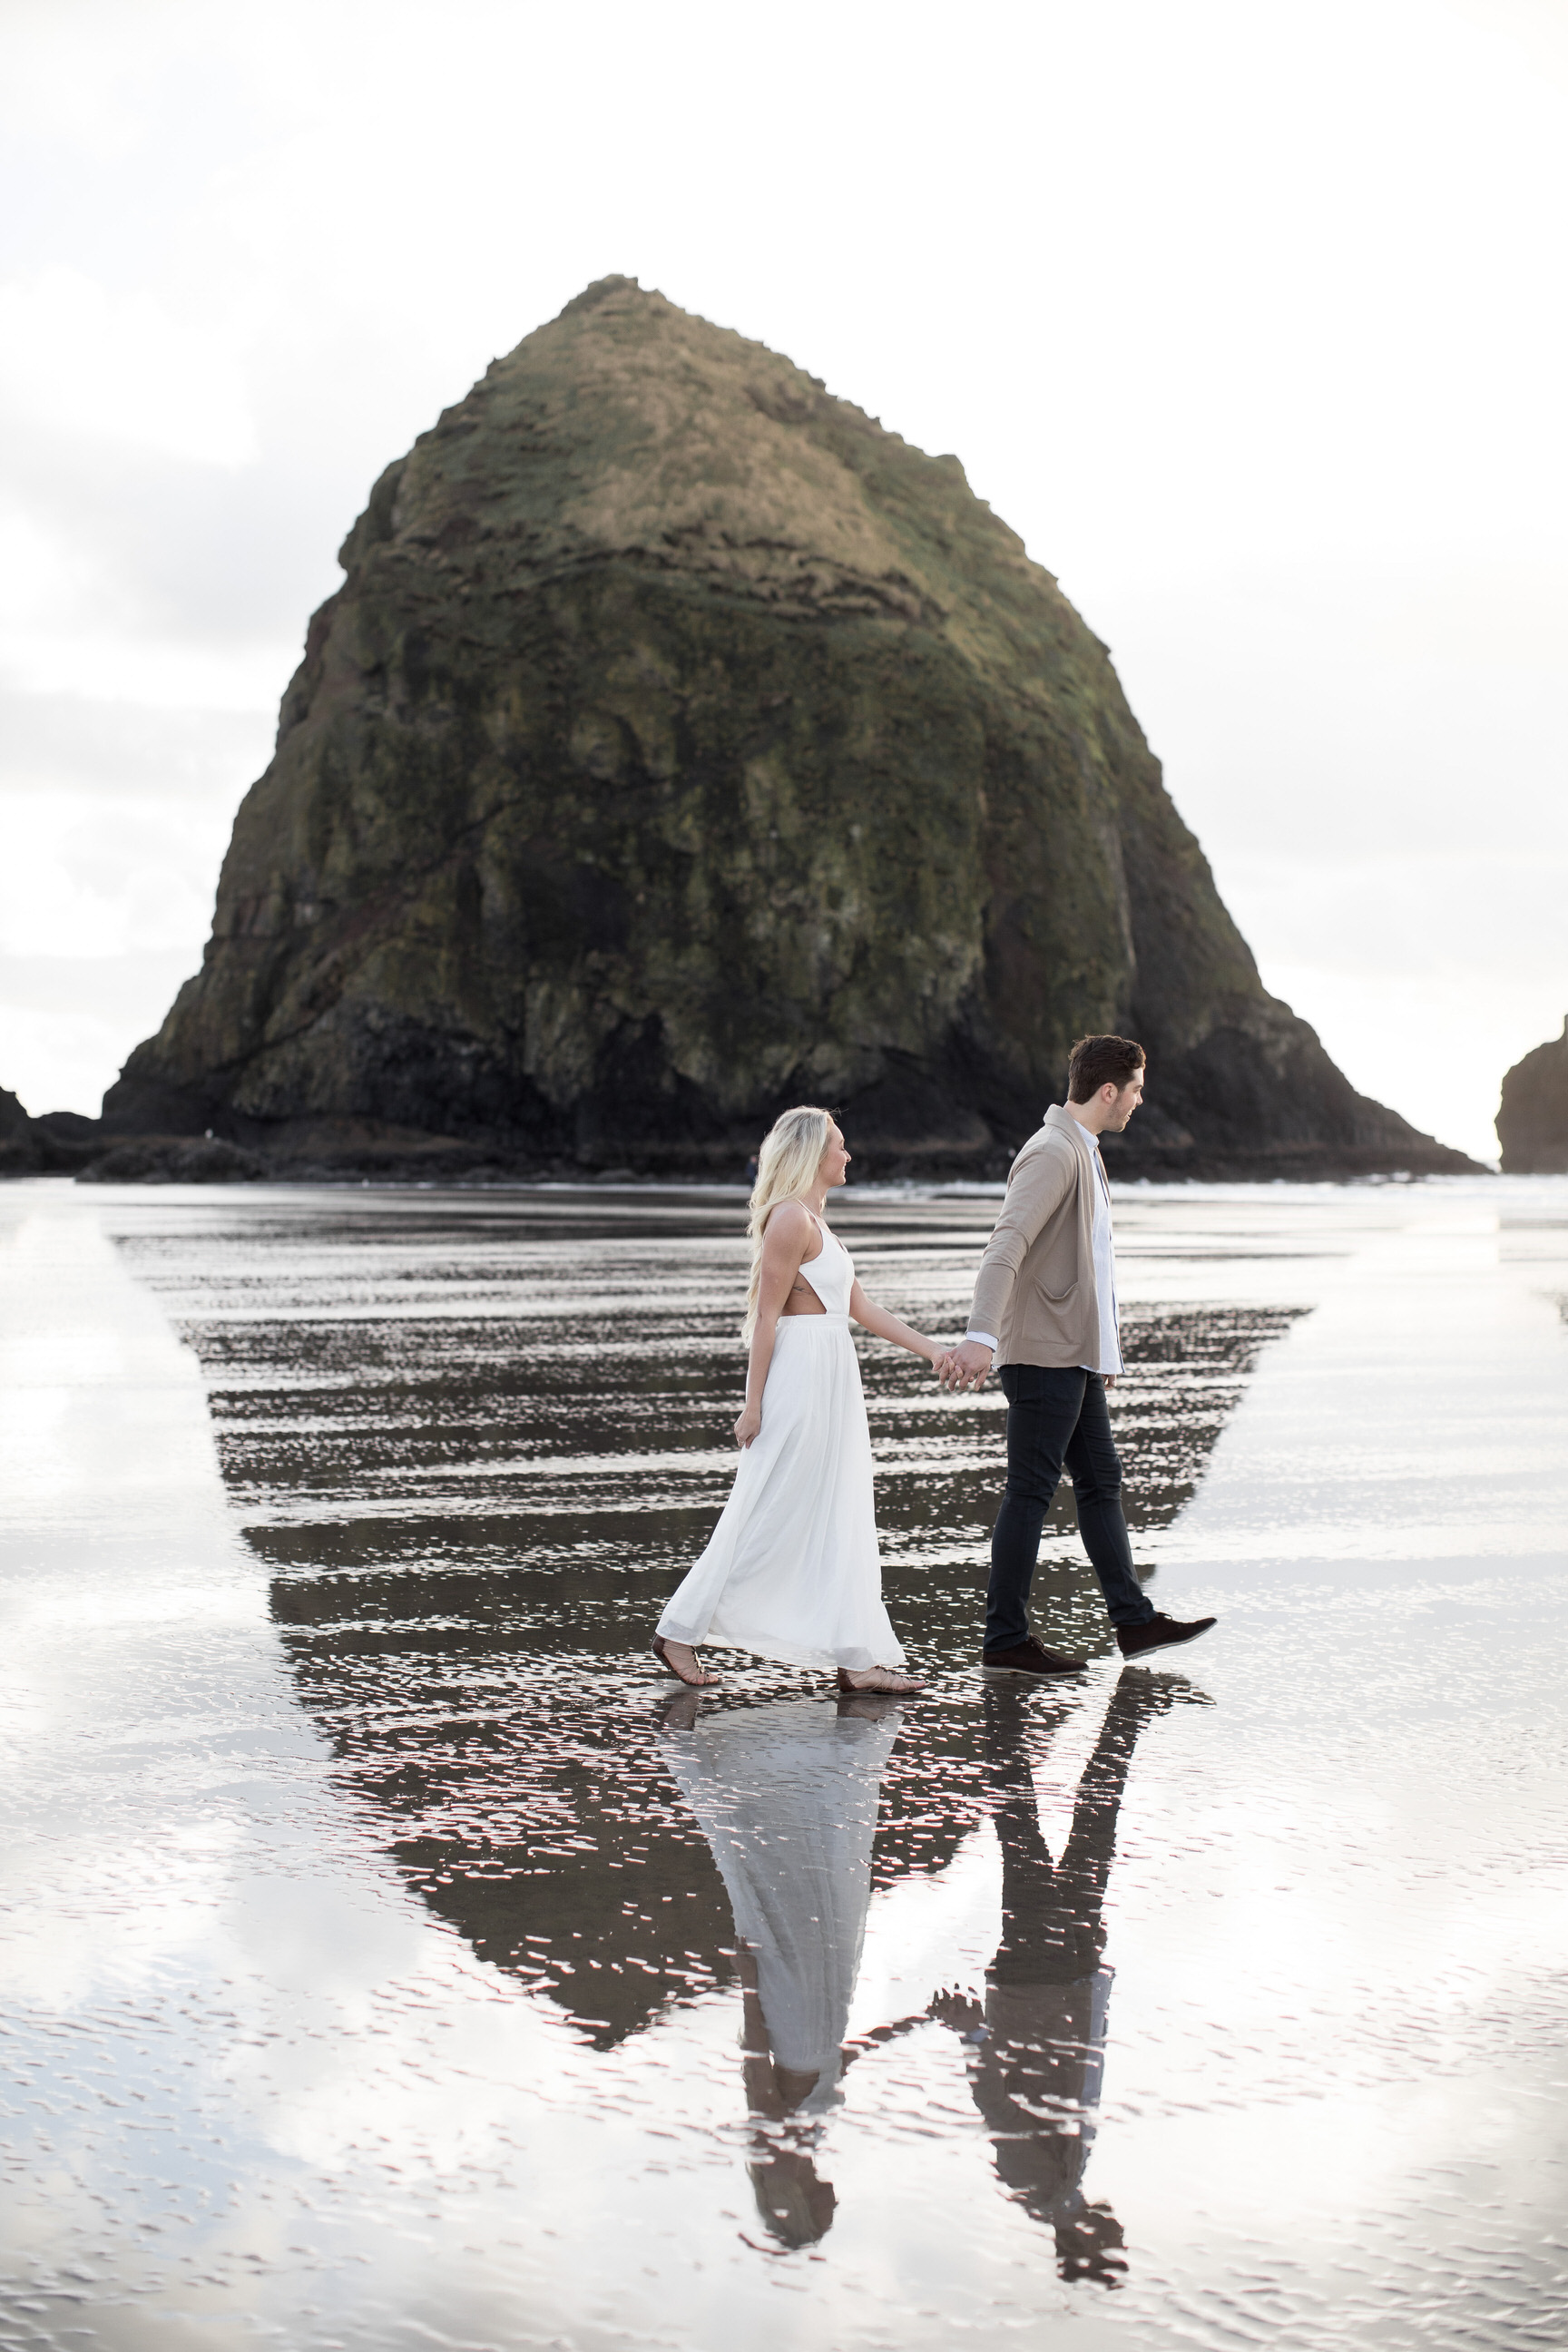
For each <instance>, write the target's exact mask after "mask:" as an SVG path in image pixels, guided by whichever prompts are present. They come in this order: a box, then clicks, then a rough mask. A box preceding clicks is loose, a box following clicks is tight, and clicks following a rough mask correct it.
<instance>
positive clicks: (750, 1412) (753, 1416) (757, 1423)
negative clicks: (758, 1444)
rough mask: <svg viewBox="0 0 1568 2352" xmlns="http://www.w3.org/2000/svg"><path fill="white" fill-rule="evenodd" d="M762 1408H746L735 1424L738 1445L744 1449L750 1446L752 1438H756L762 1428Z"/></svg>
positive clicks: (753, 1405)
mask: <svg viewBox="0 0 1568 2352" xmlns="http://www.w3.org/2000/svg"><path fill="white" fill-rule="evenodd" d="M762 1425H763V1409H762V1406H761V1405H760V1404H749V1405H746V1406H744V1407H743V1408H742V1412H741V1413H740V1415H739V1417H738V1418H737V1420H736V1423H735V1443H736V1444H737V1445H739V1446H742V1447H744V1446H747V1445H750V1444H751V1442H752V1438H753V1437H755V1436H756V1434H757V1433H758V1431H759V1430H760V1429H761V1428H762Z"/></svg>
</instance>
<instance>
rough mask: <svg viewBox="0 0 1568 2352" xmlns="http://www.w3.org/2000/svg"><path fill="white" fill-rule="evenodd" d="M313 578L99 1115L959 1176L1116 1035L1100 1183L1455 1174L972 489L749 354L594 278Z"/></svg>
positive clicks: (948, 460)
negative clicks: (1295, 972)
mask: <svg viewBox="0 0 1568 2352" xmlns="http://www.w3.org/2000/svg"><path fill="white" fill-rule="evenodd" d="M342 562H343V564H344V567H345V570H346V572H347V578H346V580H345V582H344V584H343V586H342V589H341V590H340V591H339V593H337V594H336V595H335V596H334V597H332V598H331V600H330V601H329V602H328V603H327V604H324V605H323V606H322V607H321V611H320V612H319V613H318V614H316V615H315V617H314V619H313V620H312V622H311V624H310V634H309V637H308V640H307V645H306V652H305V659H304V662H303V664H302V666H301V667H300V670H299V671H298V673H297V674H296V676H295V677H294V679H293V681H292V683H291V685H290V686H289V690H288V693H287V695H286V696H285V698H284V702H283V709H282V716H281V721H280V725H279V736H278V749H277V754H276V757H275V758H274V760H273V762H272V765H271V766H270V767H269V768H268V771H267V773H266V774H265V775H264V776H263V777H262V778H261V780H260V782H258V784H257V785H256V786H255V787H254V788H253V790H252V791H251V793H250V794H249V795H248V797H247V800H246V802H245V804H244V806H243V807H242V809H241V810H240V813H239V815H238V818H237V822H236V825H235V832H234V839H233V842H232V845H231V846H230V849H229V852H228V856H227V857H226V861H225V864H224V868H223V876H222V879H221V882H220V885H219V890H218V901H217V911H216V920H215V925H214V931H213V937H212V940H211V942H210V944H209V946H208V948H207V950H206V955H205V962H204V965H203V969H202V971H201V972H200V973H199V974H198V976H197V977H196V978H195V979H194V980H192V981H190V982H187V983H186V985H185V986H184V988H183V989H182V991H181V992H180V994H179V997H178V998H177V1000H176V1002H175V1003H174V1008H173V1010H172V1011H171V1013H170V1014H169V1016H168V1018H167V1020H166V1021H165V1022H164V1024H163V1029H162V1030H161V1031H160V1032H159V1034H158V1035H157V1036H156V1037H155V1038H153V1039H151V1040H150V1041H149V1042H148V1043H146V1044H145V1045H140V1046H138V1048H137V1049H136V1051H135V1052H134V1053H133V1054H132V1056H131V1059H130V1060H129V1062H128V1063H127V1065H126V1066H125V1070H124V1073H123V1075H122V1076H121V1080H120V1082H119V1083H118V1085H116V1086H115V1087H112V1088H111V1089H110V1093H109V1095H108V1096H107V1097H106V1098H105V1106H104V1115H105V1121H106V1124H107V1125H109V1126H110V1127H111V1128H113V1129H118V1130H119V1131H121V1132H127V1131H138V1130H146V1129H156V1130H158V1131H161V1132H176V1133H199V1132H201V1131H203V1130H204V1129H207V1128H209V1127H210V1128H213V1129H215V1130H216V1132H217V1133H218V1134H219V1135H220V1136H226V1137H228V1138H230V1139H234V1140H237V1141H238V1142H241V1143H244V1144H247V1145H251V1146H261V1147H263V1148H267V1149H269V1150H283V1151H285V1152H288V1151H291V1150H295V1149H300V1150H306V1151H308V1152H309V1153H310V1155H311V1156H312V1157H314V1158H317V1159H319V1158H320V1157H321V1154H322V1152H323V1151H327V1152H328V1153H329V1155H330V1152H331V1135H332V1133H333V1132H334V1131H337V1130H342V1132H343V1133H344V1134H346V1133H347V1132H348V1131H349V1129H350V1128H352V1129H353V1132H354V1133H356V1134H357V1135H359V1136H360V1138H361V1139H362V1141H363V1139H364V1138H365V1137H366V1136H367V1135H380V1134H384V1133H387V1132H390V1131H391V1130H393V1129H403V1130H410V1131H413V1133H415V1134H416V1136H419V1137H430V1136H442V1137H446V1138H449V1139H458V1140H460V1141H467V1142H468V1143H470V1144H472V1143H479V1144H482V1146H483V1148H484V1149H485V1150H486V1151H487V1152H494V1153H499V1154H500V1156H501V1157H502V1158H504V1159H507V1160H509V1161H510V1164H536V1165H537V1164H540V1163H542V1162H554V1163H556V1164H558V1165H559V1164H565V1165H568V1166H581V1167H589V1168H591V1167H602V1166H606V1165H611V1164H615V1165H626V1166H630V1167H633V1168H636V1169H638V1170H649V1169H658V1168H669V1169H675V1168H682V1169H691V1170H696V1169H700V1168H702V1167H704V1166H707V1167H714V1168H722V1169H723V1170H724V1171H725V1172H731V1171H735V1170H736V1169H737V1167H738V1164H739V1163H740V1162H741V1161H742V1160H743V1159H744V1157H745V1155H746V1153H748V1152H749V1151H750V1150H752V1149H754V1146H755V1141H756V1139H757V1136H758V1135H759V1133H760V1131H761V1130H762V1129H763V1127H764V1126H765V1124H766V1123H767V1122H768V1120H769V1119H770V1118H772V1116H773V1114H774V1113H775V1112H776V1111H777V1110H778V1109H779V1108H782V1107H783V1106H784V1105H785V1104H787V1103H790V1102H794V1101H799V1100H802V1099H805V1100H818V1101H824V1102H826V1103H829V1104H832V1105H834V1106H837V1107H841V1108H842V1110H843V1113H844V1117H845V1120H846V1124H847V1128H848V1129H849V1133H850V1140H851V1143H852V1146H853V1147H854V1148H855V1150H857V1153H858V1158H859V1160H860V1165H861V1169H862V1171H867V1170H868V1169H870V1168H887V1167H890V1166H899V1165H910V1166H914V1165H923V1166H926V1167H933V1166H944V1165H945V1166H949V1167H952V1168H953V1169H955V1170H956V1169H962V1168H969V1169H972V1170H976V1171H978V1170H980V1169H983V1168H994V1167H996V1166H997V1165H998V1164H1000V1165H1005V1160H1006V1156H1007V1153H1008V1150H1009V1149H1010V1147H1012V1146H1014V1145H1016V1142H1017V1141H1018V1140H1019V1139H1020V1138H1021V1137H1022V1136H1024V1135H1025V1134H1026V1133H1027V1132H1028V1131H1029V1130H1030V1129H1032V1128H1033V1127H1034V1126H1035V1125H1036V1124H1037V1121H1038V1119H1039V1117H1040V1114H1041V1111H1042V1110H1043V1108H1044V1107H1045V1105H1046V1104H1047V1102H1048V1101H1050V1100H1051V1099H1052V1098H1053V1097H1058V1096H1059V1094H1060V1091H1061V1083H1062V1071H1063V1066H1064V1062H1065V1058H1066V1053H1067V1048H1068V1045H1069V1044H1070V1042H1071V1040H1072V1039H1073V1037H1074V1036H1075V1035H1077V1034H1079V1032H1081V1031H1085V1030H1106V1029H1116V1030H1121V1031H1124V1032H1131V1034H1134V1035H1136V1036H1138V1037H1140V1038H1142V1041H1143V1042H1144V1044H1145V1045H1147V1047H1148V1049H1149V1052H1150V1056H1151V1083H1150V1086H1149V1090H1148V1108H1146V1109H1145V1110H1144V1111H1143V1112H1142V1114H1141V1117H1140V1119H1139V1120H1138V1121H1137V1122H1136V1123H1135V1127H1136V1133H1135V1138H1134V1139H1131V1140H1130V1142H1129V1144H1128V1145H1126V1146H1124V1147H1123V1150H1122V1151H1121V1155H1120V1157H1121V1162H1122V1165H1123V1167H1124V1168H1126V1169H1128V1170H1130V1171H1131V1170H1132V1169H1134V1168H1146V1169H1148V1170H1149V1171H1158V1170H1170V1171H1173V1172H1174V1171H1189V1172H1193V1173H1197V1172H1212V1171H1213V1170H1215V1168H1219V1167H1224V1168H1226V1169H1228V1170H1230V1171H1233V1172H1241V1171H1244V1170H1255V1171H1258V1172H1268V1173H1290V1172H1301V1171H1315V1172H1321V1173H1325V1174H1327V1173H1332V1172H1342V1171H1346V1170H1350V1169H1362V1168H1364V1169H1367V1170H1372V1169H1377V1168H1393V1167H1406V1168H1411V1169H1424V1168H1436V1167H1454V1168H1457V1167H1464V1166H1468V1164H1469V1163H1468V1162H1467V1161H1465V1160H1462V1159H1461V1157H1460V1156H1459V1155H1458V1154H1457V1153H1452V1152H1447V1151H1445V1150H1443V1149H1442V1148H1441V1147H1440V1146H1438V1145H1436V1144H1434V1143H1433V1142H1432V1141H1431V1139H1429V1138H1427V1137H1425V1136H1421V1135H1418V1134H1417V1133H1416V1132H1415V1129H1412V1128H1410V1127H1408V1126H1407V1125H1406V1124H1405V1121H1404V1120H1403V1119H1401V1118H1397V1117H1396V1116H1395V1115H1394V1113H1392V1112H1390V1111H1387V1110H1385V1109H1384V1108H1382V1107H1381V1106H1380V1105H1378V1104H1376V1103H1373V1102H1371V1101H1369V1100H1368V1099H1366V1098H1365V1097H1363V1096H1359V1095H1357V1094H1356V1093H1354V1091H1353V1090H1352V1088H1351V1087H1350V1086H1349V1085H1348V1084H1347V1083H1346V1081H1345V1080H1344V1079H1343V1078H1342V1076H1341V1075H1340V1073H1339V1072H1338V1071H1337V1070H1336V1069H1335V1068H1334V1066H1333V1065H1332V1064H1331V1062H1330V1060H1329V1058H1328V1056H1327V1055H1325V1054H1324V1052H1323V1050H1322V1048H1321V1045H1319V1043H1318V1040H1317V1038H1316V1036H1315V1035H1314V1034H1313V1033H1312V1031H1311V1030H1310V1029H1309V1028H1308V1027H1307V1026H1306V1024H1304V1023H1302V1022H1300V1021H1298V1020H1297V1019H1296V1018H1295V1017H1294V1016H1293V1015H1292V1013H1290V1012H1289V1008H1288V1007H1287V1006H1285V1005H1283V1004H1281V1003H1279V1002H1278V1000H1277V999H1275V998H1273V997H1270V996H1269V995H1268V994H1267V992H1265V991H1264V989H1263V987H1262V985H1261V983H1260V982H1259V980H1258V971H1257V968H1256V966H1255V964H1254V962H1253V960H1252V957H1251V955H1250V954H1249V952H1248V950H1247V946H1246V944H1245V942H1244V941H1243V940H1242V939H1241V937H1240V935H1239V933H1238V932H1237V929H1236V927H1235V925H1234V924H1233V923H1232V922H1231V920H1230V919H1229V917H1228V916H1227V914H1226V910H1225V908H1224V907H1223V906H1222V905H1221V903H1220V900H1219V898H1218V895H1217V893H1216V892H1215V887H1214V883H1213V879H1212V877H1211V876H1210V873H1209V869H1208V866H1207V864H1206V862H1205V858H1204V856H1203V854H1202V852H1201V851H1200V849H1199V847H1198V845H1197V843H1196V841H1195V840H1194V837H1193V835H1191V834H1190V833H1189V832H1188V831H1187V829H1186V827H1185V825H1184V824H1183V823H1182V821H1181V819H1180V817H1179V816H1178V815H1177V814H1176V811H1175V809H1174V807H1173V804H1172V803H1171V801H1170V800H1169V799H1168V797H1167V796H1166V793H1165V792H1164V789H1163V784H1162V782H1161V776H1160V769H1159V765H1158V762H1157V761H1155V760H1154V759H1153V758H1152V755H1151V753H1150V751H1149V750H1148V747H1147V745H1146V744H1145V743H1144V740H1143V738H1142V734H1141V732H1140V731H1139V729H1138V726H1137V723H1136V721H1135V720H1134V719H1133V718H1132V715H1131V711H1130V710H1129V709H1128V707H1127V704H1126V701H1125V699H1124V698H1123V697H1122V694H1121V688H1120V686H1119V685H1118V683H1117V679H1116V676H1115V673H1114V671H1113V670H1112V668H1111V667H1110V658H1109V656H1108V655H1107V652H1106V648H1105V647H1104V646H1102V645H1101V644H1100V642H1099V640H1098V639H1097V638H1096V637H1095V636H1093V635H1092V634H1091V633H1090V632H1089V629H1088V628H1086V627H1085V625H1084V624H1083V623H1082V621H1081V620H1080V619H1079V616H1078V614H1076V613H1075V612H1074V611H1073V609H1072V607H1071V606H1070V605H1069V604H1068V603H1067V601H1066V599H1065V598H1064V597H1063V596H1062V594H1061V593H1060V591H1059V590H1058V587H1057V584H1056V582H1055V581H1054V579H1053V578H1052V577H1051V575H1050V574H1049V573H1048V572H1045V571H1043V570H1042V569H1041V568H1040V567H1039V565H1037V564H1036V563H1033V562H1030V561H1029V560H1028V558H1027V557H1026V554H1025V552H1024V549H1023V545H1022V543H1021V541H1019V540H1017V539H1016V537H1015V536H1014V534H1013V533H1012V532H1011V531H1010V530H1007V529H1006V527H1005V525H1004V524H1003V523H1002V522H1000V521H999V520H997V519H996V517H995V516H994V515H993V514H992V513H991V512H990V510H989V509H988V508H987V507H985V506H984V504H983V503H982V502H981V501H980V500H978V499H975V498H974V497H973V495H972V493H971V492H970V490H969V488H968V486H967V484H966V483H965V480H964V478H963V468H962V467H961V466H960V465H959V463H958V461H957V459H956V458H953V457H925V456H923V455H922V454H921V452H920V451H918V450H916V449H913V448H910V446H908V445H907V444H906V443H904V442H902V441H900V439H898V438H897V436H894V435H892V434H889V433H886V432H884V431H883V430H882V429H881V427H880V426H879V425H877V424H876V423H875V422H873V421H872V420H871V419H869V418H868V417H867V416H865V415H862V414H861V412H860V411H859V410H858V409H857V408H853V407H851V406H850V405H849V404H847V402H844V401H841V400H835V399H832V398H830V397H829V396H828V395H827V394H826V393H825V392H824V390H823V388H822V386H821V385H820V384H819V383H817V382H816V380H815V379H814V378H812V377H810V376H807V375H805V374H804V373H802V372H801V371H800V370H799V369H798V368H795V367H794V366H792V365H791V364H790V362H788V361H787V360H784V359H781V358H779V357H778V356H777V355H776V354H775V353H773V352H769V351H767V350H766V349H764V348H763V346H762V345H760V344H756V343H750V342H746V341H743V340H742V338H741V337H740V336H739V335H735V334H731V333H729V332H727V331H721V330H720V329H718V328H715V327H711V326H709V325H707V324H706V323H705V322H704V321H702V320H698V319H694V318H691V317H689V315H688V314H687V313H685V312H683V311H681V310H677V309H675V308H674V307H673V306H672V305H671V304H670V303H668V302H667V301H665V300H664V299H663V298H662V297H661V296H660V295H658V294H650V293H644V292H643V291H642V290H641V289H639V288H638V287H637V285H636V284H635V283H634V282H632V281H630V280H627V279H625V278H609V279H605V280H604V281H603V282H602V283H600V284H598V285H596V286H594V287H591V288H589V289H588V291H587V292H586V293H585V294H584V295H582V296H580V297H579V298H578V299H577V300H575V301H574V302H573V303H570V304H569V305H568V306H567V308H566V310H564V311H563V313H562V315H561V317H560V318H559V319H557V320H554V321H552V323H551V324H550V325H549V326H547V327H544V328H542V329H541V330H540V331H538V332H537V333H535V334H533V335H531V336H530V337H529V338H528V339H527V341H524V342H523V343H521V344H520V346H519V347H518V349H517V350H516V351H515V352H512V353H511V354H510V356H509V357H508V358H506V359H504V360H499V361H497V362H495V363H494V365H493V366H492V367H491V368H490V369H489V372H488V373H487V374H486V375H485V376H484V377H483V379H482V380H481V381H480V383H478V384H476V385H475V387H474V389H473V390H472V392H470V393H469V394H468V397H467V398H466V399H465V400H462V401H460V402H459V403H458V405H457V406H456V407H455V408H451V409H448V410H447V412H446V413H445V415H443V416H442V417H441V419H440V422H439V423H438V424H437V425H436V427H435V428H434V430H433V431H431V432H429V433H427V434H425V435H423V436H421V438H420V439H419V441H418V442H416V445H415V447H414V448H413V450H412V451H411V452H410V453H409V455H408V456H407V457H405V458H402V459H400V460H399V461H398V462H397V463H396V464H395V465H394V466H392V467H388V469H387V471H386V472H385V473H384V475H383V476H382V478H381V479H380V481H379V482H378V483H377V484H376V486H375V488H374V491H373V492H372V494H371V499H370V504H369V506H368V507H367V509H366V510H365V512H364V514H363V516H362V517H361V518H360V520H359V521H358V522H357V523H356V525H355V526H354V529H353V531H352V532H351V533H350V535H349V537H348V540H347V541H345V543H344V546H343V549H342ZM344 1123H348V1124H347V1126H345V1124H344Z"/></svg>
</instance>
